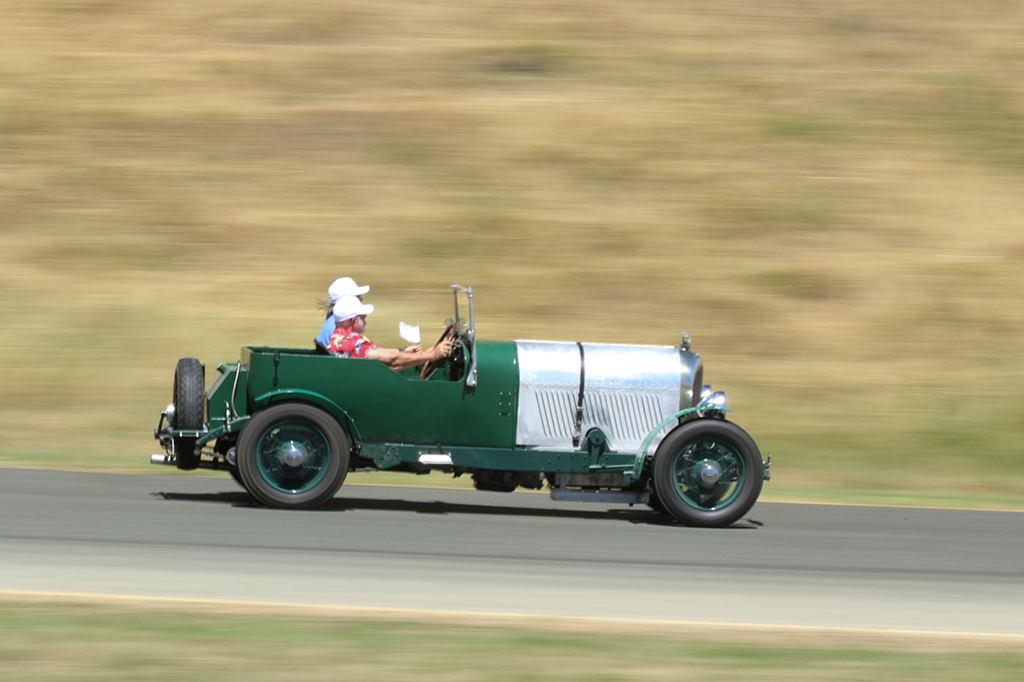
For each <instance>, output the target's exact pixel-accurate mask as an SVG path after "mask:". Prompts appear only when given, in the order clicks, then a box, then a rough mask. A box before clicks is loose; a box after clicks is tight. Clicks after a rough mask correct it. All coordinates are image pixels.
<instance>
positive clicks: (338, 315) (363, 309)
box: [334, 294, 373, 322]
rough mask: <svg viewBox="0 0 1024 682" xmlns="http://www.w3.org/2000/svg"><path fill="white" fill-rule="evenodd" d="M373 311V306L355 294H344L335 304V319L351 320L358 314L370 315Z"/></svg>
mask: <svg viewBox="0 0 1024 682" xmlns="http://www.w3.org/2000/svg"><path fill="white" fill-rule="evenodd" d="M372 312H373V306H372V305H370V304H369V303H363V302H362V301H360V300H359V299H358V298H356V297H355V296H353V295H351V294H350V295H347V296H342V297H340V298H339V299H338V302H337V303H335V304H334V321H335V322H344V321H345V320H351V319H352V318H353V317H356V316H357V315H369V314H370V313H372Z"/></svg>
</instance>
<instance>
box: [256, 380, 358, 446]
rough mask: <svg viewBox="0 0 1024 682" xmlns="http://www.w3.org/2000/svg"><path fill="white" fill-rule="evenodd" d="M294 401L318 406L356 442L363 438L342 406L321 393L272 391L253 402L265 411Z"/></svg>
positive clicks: (288, 390)
mask: <svg viewBox="0 0 1024 682" xmlns="http://www.w3.org/2000/svg"><path fill="white" fill-rule="evenodd" d="M286 401H292V402H304V403H310V404H312V405H316V406H317V407H320V408H322V409H324V410H326V411H327V412H329V413H330V414H331V416H332V417H334V418H335V419H337V420H338V423H339V424H341V425H342V427H344V429H345V431H346V433H347V434H348V436H349V437H350V438H351V439H352V440H354V441H361V440H362V436H361V435H360V434H359V427H357V426H356V423H355V422H354V421H353V420H352V417H350V416H349V414H348V412H346V411H345V410H344V409H342V407H341V406H340V405H338V404H337V403H335V402H334V401H333V400H330V399H328V398H325V397H324V396H322V395H320V394H319V393H315V392H313V391H304V390H302V389H297V388H289V389H282V390H280V391H271V392H270V393H264V394H263V395H261V396H258V397H257V398H255V399H254V400H253V404H254V405H255V407H256V409H257V410H259V409H263V408H264V407H269V406H270V405H276V404H277V403H281V402H286Z"/></svg>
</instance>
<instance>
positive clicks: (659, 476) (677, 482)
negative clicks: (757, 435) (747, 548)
mask: <svg viewBox="0 0 1024 682" xmlns="http://www.w3.org/2000/svg"><path fill="white" fill-rule="evenodd" d="M763 480H764V464H763V463H762V462H761V452H760V451H759V450H758V449H757V444H755V443H754V440H753V439H752V438H751V437H750V436H749V435H747V433H746V431H744V430H743V429H741V428H740V427H738V426H736V425H735V424H733V423H732V422H728V421H723V420H720V419H699V420H697V421H692V422H688V423H686V424H683V425H682V426H679V427H677V428H676V429H674V430H673V431H672V432H671V433H669V434H668V435H667V436H666V437H665V439H664V440H663V441H662V442H661V445H659V446H658V451H657V453H656V454H655V456H654V467H653V472H652V482H653V483H654V489H655V493H656V495H657V500H658V501H659V502H660V503H661V505H662V506H663V507H664V508H665V511H666V512H667V513H668V514H670V515H671V516H672V517H674V518H675V519H676V520H677V521H680V522H682V523H685V524H686V525H688V526H698V527H702V528H720V527H722V526H728V525H730V524H732V523H735V522H736V521H739V520H740V519H741V518H743V516H744V514H746V513H747V512H748V511H750V508H751V507H753V506H754V503H755V502H757V497H758V495H760V494H761V484H762V483H763Z"/></svg>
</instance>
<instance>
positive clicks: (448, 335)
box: [420, 322, 456, 379]
mask: <svg viewBox="0 0 1024 682" xmlns="http://www.w3.org/2000/svg"><path fill="white" fill-rule="evenodd" d="M455 331H456V327H455V323H454V322H453V323H451V324H450V325H448V326H447V327H445V329H444V332H443V333H442V334H441V338H439V339H438V340H437V343H441V342H442V341H454V340H455ZM437 343H435V344H434V345H435V346H436V345H437ZM446 362H448V356H445V357H443V358H440V359H438V360H431V361H430V362H428V363H426V364H425V365H423V369H421V370H420V379H426V378H427V377H429V376H430V375H431V374H433V373H434V372H436V371H437V370H438V369H440V368H441V367H442V366H443V365H444V363H446Z"/></svg>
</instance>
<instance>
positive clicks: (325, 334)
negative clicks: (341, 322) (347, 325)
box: [316, 315, 337, 348]
mask: <svg viewBox="0 0 1024 682" xmlns="http://www.w3.org/2000/svg"><path fill="white" fill-rule="evenodd" d="M336 326H337V325H336V324H335V322H334V315H331V316H330V317H328V318H327V321H326V322H324V326H323V328H321V329H320V336H318V337H316V340H317V341H319V342H320V343H322V344H323V345H324V347H325V348H326V347H327V344H328V343H329V342H330V340H331V334H333V333H334V328H335V327H336Z"/></svg>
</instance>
